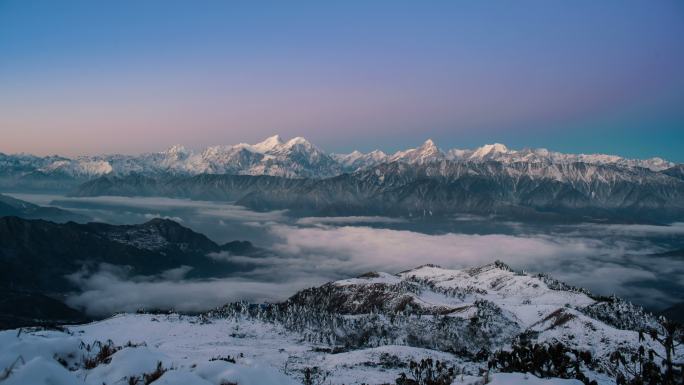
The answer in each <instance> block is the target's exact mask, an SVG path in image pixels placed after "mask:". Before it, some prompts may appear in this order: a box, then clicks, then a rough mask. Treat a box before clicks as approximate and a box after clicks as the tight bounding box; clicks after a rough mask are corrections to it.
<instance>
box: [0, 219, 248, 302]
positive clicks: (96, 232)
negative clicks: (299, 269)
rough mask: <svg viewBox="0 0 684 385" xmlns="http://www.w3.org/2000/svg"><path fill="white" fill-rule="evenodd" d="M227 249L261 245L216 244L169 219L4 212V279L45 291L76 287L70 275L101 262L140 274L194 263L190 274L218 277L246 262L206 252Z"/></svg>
mask: <svg viewBox="0 0 684 385" xmlns="http://www.w3.org/2000/svg"><path fill="white" fill-rule="evenodd" d="M222 251H224V252H228V253H230V252H231V251H235V252H236V253H238V252H239V253H240V255H249V254H250V253H251V254H254V253H255V252H256V249H255V248H253V247H252V246H251V245H250V244H249V243H246V242H231V243H228V244H226V245H222V246H221V245H217V244H216V243H214V242H213V241H211V240H210V239H208V238H207V237H205V236H204V235H202V234H199V233H195V232H194V231H192V230H190V229H187V228H185V227H183V226H181V225H179V224H177V223H176V222H173V221H170V220H164V219H154V220H151V221H149V222H147V223H144V224H142V225H133V226H114V225H108V224H102V223H88V224H77V223H73V222H69V223H66V224H55V223H52V222H47V221H42V220H25V219H21V218H17V217H4V218H0V263H1V264H2V266H3V269H2V270H0V282H2V284H1V285H2V286H5V287H8V288H12V289H22V290H31V291H38V292H44V293H60V292H65V291H68V290H72V289H74V287H73V286H72V284H71V283H70V282H69V280H68V279H66V278H65V276H66V275H68V274H72V273H74V272H77V271H79V270H81V269H94V268H97V266H98V265H99V264H101V263H107V264H112V265H120V266H128V267H130V269H131V271H130V272H131V274H136V275H156V274H160V273H161V272H163V271H164V270H168V269H173V268H177V267H180V266H190V267H192V268H193V269H192V270H191V271H190V273H189V276H190V277H210V276H211V277H215V276H220V275H222V274H228V273H231V272H235V271H240V269H242V268H245V267H244V266H241V267H238V266H234V265H232V264H230V263H225V262H217V261H215V260H213V259H211V258H208V257H207V254H209V253H217V252H222Z"/></svg>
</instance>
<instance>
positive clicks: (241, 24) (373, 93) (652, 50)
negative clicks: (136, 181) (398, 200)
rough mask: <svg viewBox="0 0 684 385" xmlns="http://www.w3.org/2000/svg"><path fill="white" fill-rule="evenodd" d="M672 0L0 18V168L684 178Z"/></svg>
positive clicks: (103, 10)
mask: <svg viewBox="0 0 684 385" xmlns="http://www.w3.org/2000/svg"><path fill="white" fill-rule="evenodd" d="M682 106H684V3H682V2H681V1H676V0H673V1H647V0H644V1H631V0H613V1H611V0H606V1H600V2H599V1H585V0H577V1H572V2H568V1H560V0H558V1H554V0H543V1H542V0H539V1H527V0H522V1H516V2H512V1H486V2H485V1H475V0H473V1H412V2H409V1H358V2H357V1H346V2H313V1H311V2H309V1H294V2H283V1H277V2H276V1H274V2H269V1H145V2H140V1H126V0H123V1H117V2H100V1H76V0H74V1H64V2H55V1H31V0H28V1H14V0H0V135H2V138H3V139H2V141H1V142H0V152H6V153H8V152H9V153H13V152H32V153H39V154H47V153H60V154H66V155H73V154H85V153H98V152H122V153H136V152H141V151H156V150H160V149H163V148H165V147H167V146H169V145H171V144H175V143H182V144H185V145H186V146H188V147H191V148H201V147H203V146H206V145H213V144H226V143H236V142H255V141H258V140H261V139H263V138H264V137H266V136H269V135H271V134H274V133H279V134H281V135H282V136H284V137H290V136H297V135H300V136H305V137H307V138H309V139H310V140H311V141H313V142H314V143H316V144H318V145H320V146H321V147H322V148H324V149H326V150H328V151H337V152H342V151H351V150H353V149H359V150H371V149H374V148H380V149H383V150H385V151H393V150H396V149H399V148H403V147H407V146H414V145H416V144H419V143H420V142H422V141H423V140H424V139H426V138H428V137H429V138H432V139H434V140H435V141H436V142H437V143H438V145H440V146H441V147H444V148H449V147H475V146H479V145H481V144H484V143H491V142H502V143H505V144H507V145H509V146H510V147H514V148H522V147H528V146H529V147H547V148H550V149H554V150H559V151H566V152H607V153H616V154H621V155H625V156H632V157H650V156H656V155H658V156H663V157H666V158H669V159H673V160H676V161H682V162H684V151H682V150H681V148H682V145H683V144H684V108H682Z"/></svg>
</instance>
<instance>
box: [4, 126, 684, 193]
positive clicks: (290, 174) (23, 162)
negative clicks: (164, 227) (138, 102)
mask: <svg viewBox="0 0 684 385" xmlns="http://www.w3.org/2000/svg"><path fill="white" fill-rule="evenodd" d="M442 160H451V161H466V162H488V161H498V162H503V163H529V164H571V163H587V164H593V165H615V166H620V167H631V168H634V167H639V168H647V169H649V170H652V171H663V170H665V169H668V168H671V167H673V166H675V164H674V163H673V162H669V161H666V160H664V159H661V158H651V159H644V160H641V159H627V158H623V157H619V156H615V155H603V154H594V155H585V154H563V153H559V152H553V151H549V150H546V149H524V150H520V151H516V150H510V149H508V148H507V147H506V146H504V145H502V144H498V143H497V144H489V145H485V146H482V147H480V148H477V149H475V150H462V149H451V150H448V151H446V152H443V151H442V150H440V149H439V148H438V147H437V146H436V145H435V143H434V142H433V141H432V140H427V141H426V142H425V143H423V144H422V145H421V146H419V147H417V148H412V149H408V150H404V151H398V152H396V153H394V154H389V155H388V154H385V153H384V152H382V151H380V150H375V151H372V152H369V153H361V152H359V151H354V152H352V153H350V154H327V153H325V152H324V151H323V150H321V149H320V148H318V147H317V146H315V145H313V144H311V143H310V142H309V141H307V140H306V139H304V138H302V137H296V138H293V139H290V140H287V141H283V140H282V139H281V138H280V136H278V135H274V136H271V137H269V138H267V139H266V140H264V141H262V142H260V143H257V144H246V143H240V144H236V145H223V146H211V147H207V148H206V149H204V150H203V151H200V152H193V151H189V150H187V149H186V148H185V147H183V146H180V145H176V146H172V147H170V148H168V149H167V150H166V151H162V152H159V153H146V154H141V155H95V156H80V157H76V158H67V157H61V156H47V157H37V156H33V155H26V154H19V155H6V154H2V153H0V177H3V178H4V179H8V178H10V177H13V178H15V179H19V180H21V179H22V178H28V179H29V180H30V179H35V180H41V179H43V178H45V177H54V178H75V179H79V180H82V179H88V178H93V177H99V176H102V175H117V176H125V175H130V174H141V175H146V176H156V175H198V174H234V175H271V176H281V177H287V178H327V177H332V176H336V175H340V174H341V173H344V172H354V171H359V170H362V169H365V168H368V167H372V166H376V165H378V164H381V163H392V162H405V163H409V164H415V163H418V164H422V163H427V162H435V161H442ZM6 183H7V182H6Z"/></svg>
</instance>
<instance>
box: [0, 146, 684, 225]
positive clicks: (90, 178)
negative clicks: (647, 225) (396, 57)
mask: <svg viewBox="0 0 684 385" xmlns="http://www.w3.org/2000/svg"><path fill="white" fill-rule="evenodd" d="M683 167H684V166H683V165H681V164H674V163H672V162H668V161H666V160H663V159H660V158H652V159H646V160H638V159H626V158H622V157H618V156H612V155H600V154H599V155H584V154H579V155H576V154H562V153H557V152H551V151H548V150H545V149H535V150H532V149H525V150H520V151H516V150H510V149H508V148H507V147H505V146H504V145H501V144H493V145H486V146H483V147H480V148H478V149H475V150H459V149H452V150H448V151H446V152H444V151H441V150H440V149H439V148H438V147H437V146H436V145H435V143H434V142H432V141H431V140H427V141H426V142H425V143H423V144H422V145H421V146H419V147H417V148H413V149H409V150H405V151H398V152H396V153H395V154H392V155H387V154H385V153H383V152H381V151H373V152H370V153H367V154H363V153H360V152H353V153H351V154H346V155H342V154H326V153H325V152H323V151H322V150H320V149H319V148H317V147H316V146H314V145H313V144H311V143H309V142H308V141H307V140H305V139H304V138H300V137H298V138H294V139H291V140H288V141H283V140H281V139H280V137H278V136H272V137H270V138H268V139H266V140H264V141H263V142H261V143H257V144H254V145H250V144H238V145H234V146H215V147H209V148H207V149H205V150H204V151H202V152H199V153H194V152H192V151H187V150H185V149H184V148H183V147H181V146H174V147H172V148H170V149H169V150H167V151H165V152H161V153H156V154H143V155H139V156H124V155H112V156H95V157H79V158H75V159H66V158H60V157H46V158H38V157H32V156H28V155H20V156H7V155H0V188H4V189H18V190H22V189H28V190H40V191H46V190H51V189H54V190H60V191H62V192H68V193H69V194H70V195H72V196H79V197H83V196H98V195H123V196H165V197H177V198H190V199H202V200H221V201H234V202H237V203H238V204H240V205H243V206H246V207H249V208H252V209H255V210H272V209H288V210H290V211H291V212H292V213H301V214H305V215H387V216H405V217H449V216H453V215H454V214H461V213H467V214H478V215H498V216H504V217H510V218H513V219H516V220H524V219H534V220H539V219H544V218H549V219H552V220H567V219H569V220H573V221H575V220H584V219H587V218H589V219H592V220H617V221H626V222H672V221H679V220H684V171H682V170H683Z"/></svg>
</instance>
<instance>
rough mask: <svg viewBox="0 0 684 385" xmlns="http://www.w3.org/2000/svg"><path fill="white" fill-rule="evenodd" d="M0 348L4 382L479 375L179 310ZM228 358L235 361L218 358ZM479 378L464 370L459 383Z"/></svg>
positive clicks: (201, 382) (253, 381)
mask: <svg viewBox="0 0 684 385" xmlns="http://www.w3.org/2000/svg"><path fill="white" fill-rule="evenodd" d="M108 340H111V341H112V342H113V345H114V346H123V348H121V349H120V350H118V351H117V352H116V353H114V354H113V355H111V357H110V360H109V362H105V363H101V364H99V365H98V366H96V367H94V368H91V369H85V368H84V367H83V362H84V359H86V358H88V357H93V356H95V355H96V354H97V352H98V351H99V348H98V347H97V346H98V345H97V344H98V341H99V342H103V343H106V342H107V341H108ZM129 342H130V343H131V344H130V345H131V346H129V347H126V345H127V344H128V343H129ZM0 346H1V347H2V348H0V368H7V369H6V371H5V372H0V378H5V377H6V378H5V379H4V381H2V380H0V383H2V384H3V385H29V384H30V385H42V384H45V385H48V384H50V385H71V384H84V383H85V384H91V385H101V384H107V385H114V384H129V379H130V378H141V379H142V378H143V376H144V375H145V374H149V373H153V372H154V371H155V370H156V369H157V366H158V364H159V363H160V362H161V366H162V368H164V369H166V370H167V371H166V372H165V373H163V375H162V376H161V377H160V378H159V379H157V380H156V381H154V382H153V383H154V384H174V385H176V384H177V385H195V384H196V385H208V384H213V385H222V384H229V383H236V384H240V385H263V384H282V385H286V384H287V385H289V384H299V383H301V380H302V376H303V372H304V370H306V368H314V367H316V368H318V369H317V370H315V371H314V373H320V375H317V377H316V380H317V381H318V380H323V378H325V381H324V382H321V383H325V384H360V383H367V384H382V383H394V381H395V379H396V378H397V377H398V376H399V374H400V373H401V372H402V371H405V369H402V368H397V367H393V366H394V365H395V363H397V362H399V363H407V362H409V361H410V360H420V359H423V358H432V359H433V360H440V361H444V362H449V363H451V364H454V365H457V366H458V367H459V368H463V369H465V371H473V372H475V373H476V372H477V368H476V367H474V366H472V365H469V364H467V363H464V362H461V361H459V359H458V358H457V357H455V356H453V355H451V354H449V353H443V352H438V351H433V350H428V349H420V348H412V347H408V346H395V345H393V346H382V347H378V348H370V349H360V350H355V351H350V352H344V353H337V354H332V353H328V352H325V351H323V349H320V348H323V347H322V346H315V345H312V344H310V343H307V342H305V341H303V340H301V339H300V338H298V337H297V336H296V335H295V334H292V333H289V332H287V331H286V330H284V329H282V328H281V327H278V326H276V325H273V324H266V323H262V322H258V321H257V322H255V321H252V322H237V321H234V320H225V319H217V320H212V321H206V319H204V318H199V317H191V316H182V315H175V314H174V315H149V314H125V315H118V316H115V317H112V318H110V319H107V320H104V321H100V322H95V323H91V324H87V325H78V326H71V327H68V328H67V329H66V330H65V331H63V332H62V331H18V330H9V331H4V332H0ZM89 347H90V351H88V348H89ZM317 348H319V349H317ZM228 357H230V358H231V359H234V360H235V363H232V362H227V361H225V360H222V359H221V358H223V359H228ZM212 359H213V360H212ZM491 380H492V382H491V383H492V384H495V385H509V384H530V385H576V384H580V383H579V382H577V381H574V380H555V379H554V380H543V379H538V378H536V377H534V376H532V375H524V374H516V373H512V374H511V373H507V374H503V373H502V374H495V375H492V376H491ZM481 382H482V378H481V377H479V376H476V375H472V374H471V375H467V374H466V375H463V376H459V377H458V378H457V379H456V380H455V382H454V384H478V383H481ZM141 383H142V382H141Z"/></svg>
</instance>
